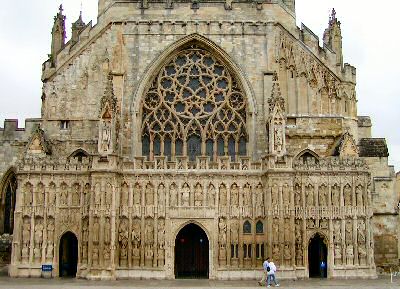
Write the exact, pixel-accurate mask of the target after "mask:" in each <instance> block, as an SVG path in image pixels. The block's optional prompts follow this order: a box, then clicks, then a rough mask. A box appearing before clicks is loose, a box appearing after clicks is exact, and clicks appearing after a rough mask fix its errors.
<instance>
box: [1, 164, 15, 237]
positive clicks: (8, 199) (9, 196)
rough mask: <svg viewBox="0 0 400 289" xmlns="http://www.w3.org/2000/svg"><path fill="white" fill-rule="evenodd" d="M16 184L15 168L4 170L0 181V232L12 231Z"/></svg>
mask: <svg viewBox="0 0 400 289" xmlns="http://www.w3.org/2000/svg"><path fill="white" fill-rule="evenodd" d="M17 186H18V183H17V177H16V175H15V169H14V168H13V167H12V168H10V169H8V171H6V173H5V174H4V176H3V178H2V180H1V182H0V194H1V196H0V199H1V203H0V234H3V233H8V234H12V233H13V229H14V210H15V203H16V197H17Z"/></svg>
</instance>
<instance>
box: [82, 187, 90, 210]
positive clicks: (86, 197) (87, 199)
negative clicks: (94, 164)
mask: <svg viewBox="0 0 400 289" xmlns="http://www.w3.org/2000/svg"><path fill="white" fill-rule="evenodd" d="M83 194H84V196H83V200H84V202H85V206H86V207H89V206H90V185H89V184H86V185H85V188H84V190H83Z"/></svg>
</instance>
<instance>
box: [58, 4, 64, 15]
mask: <svg viewBox="0 0 400 289" xmlns="http://www.w3.org/2000/svg"><path fill="white" fill-rule="evenodd" d="M58 10H59V13H60V14H62V13H63V11H64V9H63V6H62V4H61V5H60V7H59V8H58Z"/></svg>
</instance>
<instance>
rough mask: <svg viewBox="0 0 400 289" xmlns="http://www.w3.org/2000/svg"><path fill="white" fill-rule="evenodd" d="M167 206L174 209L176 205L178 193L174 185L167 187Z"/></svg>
mask: <svg viewBox="0 0 400 289" xmlns="http://www.w3.org/2000/svg"><path fill="white" fill-rule="evenodd" d="M169 205H170V206H171V207H176V206H177V205H178V192H177V190H176V185H175V184H172V185H171V186H170V187H169Z"/></svg>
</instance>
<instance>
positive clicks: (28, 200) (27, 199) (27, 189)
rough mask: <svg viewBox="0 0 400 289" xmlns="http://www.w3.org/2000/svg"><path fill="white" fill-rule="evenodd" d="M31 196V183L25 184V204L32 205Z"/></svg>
mask: <svg viewBox="0 0 400 289" xmlns="http://www.w3.org/2000/svg"><path fill="white" fill-rule="evenodd" d="M32 198H33V191H32V185H31V184H27V185H26V186H25V194H24V203H25V206H31V205H32Z"/></svg>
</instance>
